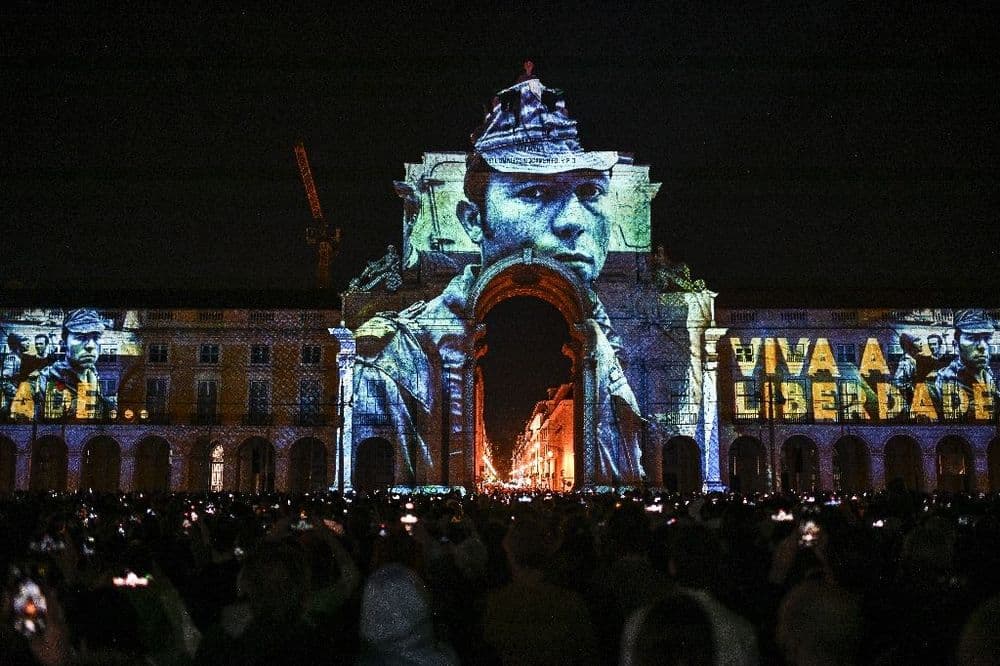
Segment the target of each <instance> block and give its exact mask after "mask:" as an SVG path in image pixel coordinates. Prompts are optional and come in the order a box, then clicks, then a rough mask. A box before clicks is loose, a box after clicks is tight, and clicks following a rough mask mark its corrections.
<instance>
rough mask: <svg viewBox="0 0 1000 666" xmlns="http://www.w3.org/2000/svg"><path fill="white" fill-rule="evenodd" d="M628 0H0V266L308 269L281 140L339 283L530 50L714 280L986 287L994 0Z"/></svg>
mask: <svg viewBox="0 0 1000 666" xmlns="http://www.w3.org/2000/svg"><path fill="white" fill-rule="evenodd" d="M628 4H630V5H633V6H632V7H631V8H629V9H621V10H615V11H608V10H605V9H597V8H596V7H595V8H590V9H587V8H583V9H581V8H580V7H579V6H578V5H575V4H567V5H565V6H562V7H559V8H558V9H557V8H546V7H544V6H542V7H539V6H535V5H533V6H532V9H531V10H530V11H522V12H517V13H515V12H513V11H511V10H510V9H509V8H508V9H506V10H505V12H504V13H500V12H499V11H494V10H493V9H492V8H490V7H489V6H487V5H484V4H481V3H479V4H476V5H474V6H471V7H467V6H466V5H465V4H460V3H433V4H424V3H413V4H406V5H400V9H399V10H398V11H397V12H391V11H389V10H387V9H380V10H375V9H371V8H369V7H365V8H362V9H347V8H345V9H342V10H340V9H338V10H331V13H327V14H305V13H295V14H289V13H279V12H277V11H270V12H267V11H261V10H259V9H248V10H247V11H245V12H240V11H233V12H231V13H225V14H222V13H213V14H207V13H204V12H203V11H201V7H202V5H199V4H197V3H184V4H176V5H174V9H173V11H172V12H171V13H169V14H166V13H165V14H159V15H154V14H150V13H145V12H141V13H131V14H126V15H117V14H116V15H113V16H111V15H102V14H99V13H95V12H93V11H85V10H81V9H73V10H66V9H55V5H49V4H44V5H43V4H24V5H19V6H18V7H17V8H15V9H8V10H6V12H5V14H4V16H3V17H2V18H0V28H2V31H3V34H2V37H3V39H2V41H0V49H2V55H3V60H2V61H0V89H2V90H3V98H2V100H0V118H2V119H3V132H2V133H0V219H2V220H3V226H2V227H0V228H2V229H3V230H4V231H5V233H4V241H3V244H2V246H0V270H3V271H4V275H3V276H2V278H3V280H2V282H6V283H8V285H9V284H11V283H12V282H18V283H22V284H24V285H26V286H29V287H38V288H42V289H52V288H63V289H66V288H69V289H72V288H74V287H78V286H88V287H95V286H96V287H99V286H103V285H109V286H116V287H121V288H126V289H172V290H185V289H205V288H216V289H218V288H222V289H242V288H251V289H254V290H275V291H277V290H296V289H306V288H308V286H309V285H310V283H311V275H312V259H311V254H310V250H309V249H308V248H307V247H306V245H305V243H304V242H303V232H304V227H305V226H306V225H307V223H308V222H309V209H308V206H307V202H306V199H305V196H304V194H303V190H302V185H301V182H300V180H299V176H298V172H297V169H296V166H295V160H294V156H293V153H292V145H293V144H294V142H295V140H296V139H297V138H302V139H303V140H304V141H305V143H306V146H307V148H308V150H309V152H310V158H311V161H312V167H313V172H314V174H315V176H316V180H317V185H318V188H319V192H320V196H321V200H322V203H323V206H324V209H325V211H326V212H327V215H328V217H329V218H331V219H332V220H333V221H334V222H335V223H338V224H339V225H340V226H342V227H343V228H344V232H345V234H346V237H345V242H344V245H343V249H342V253H341V255H340V257H339V258H338V260H337V263H336V264H335V271H334V278H335V281H336V285H337V286H339V287H343V286H344V285H345V284H346V282H347V280H348V279H349V278H350V277H351V276H353V275H355V274H356V273H357V272H358V271H359V270H360V268H361V267H362V266H363V265H364V262H365V261H366V260H368V259H370V258H373V257H375V256H376V255H379V254H380V253H381V251H382V249H383V248H384V246H385V245H386V244H387V243H389V242H398V237H399V234H400V216H401V215H400V204H399V200H398V199H397V198H396V196H395V195H394V194H393V191H392V180H393V179H395V178H399V177H400V176H401V175H402V164H403V162H405V161H416V160H418V159H419V158H420V155H421V153H422V152H423V151H425V150H439V149H447V150H464V149H466V148H467V145H468V144H467V137H468V133H469V131H470V130H471V129H472V128H473V127H474V126H475V125H476V124H477V123H478V121H479V120H480V114H481V109H482V107H483V105H484V104H485V103H486V102H487V101H488V100H489V99H490V97H491V96H492V93H493V92H494V91H495V90H497V89H499V88H502V87H505V86H506V85H509V84H510V83H511V82H512V81H513V79H514V78H515V76H516V75H517V73H518V71H519V69H520V63H521V61H522V60H523V59H524V58H526V57H530V58H532V59H533V60H534V61H535V62H536V63H537V68H536V72H537V73H539V75H540V76H541V78H542V80H543V81H544V82H546V83H548V84H549V85H553V86H558V87H562V88H564V89H566V91H567V94H568V99H569V103H570V108H571V111H572V113H573V114H574V116H575V117H576V118H578V119H579V120H580V121H581V132H582V136H583V140H584V145H585V146H586V147H588V148H592V149H598V148H603V149H617V150H622V151H630V152H634V153H635V155H636V158H637V161H639V162H641V163H646V164H650V165H652V174H653V178H654V180H658V181H662V182H663V187H662V189H661V191H660V194H659V196H658V197H657V199H656V200H655V201H654V204H653V215H654V229H655V231H654V239H655V242H658V243H663V244H664V245H666V247H667V249H668V251H669V252H670V254H671V255H672V256H675V257H677V258H680V259H683V260H685V261H687V262H688V263H689V264H690V265H691V267H692V270H693V272H694V273H695V275H697V276H700V277H703V278H704V279H705V280H706V281H707V283H708V285H709V287H710V288H713V289H715V290H716V291H720V292H723V297H725V295H726V293H729V292H733V293H735V292H736V291H737V290H746V289H751V290H761V291H768V290H776V289H782V290H792V291H797V292H800V293H805V294H807V293H808V292H809V291H810V290H818V291H813V293H820V292H821V293H828V292H832V291H848V292H851V293H855V294H857V295H859V296H860V299H859V300H861V301H862V302H872V300H873V298H874V297H872V296H869V294H872V293H873V292H878V291H881V290H884V289H903V290H907V291H911V292H912V293H914V294H918V295H919V294H920V293H921V291H922V290H935V292H940V293H943V294H944V296H945V297H946V298H950V299H952V300H951V301H948V302H947V303H945V304H951V303H955V304H959V302H966V301H970V300H975V299H978V298H981V297H986V298H988V299H989V302H988V303H983V304H988V305H996V304H997V302H998V300H997V298H996V296H995V294H996V293H997V292H1000V271H997V270H996V264H997V256H998V248H1000V226H998V224H997V214H996V211H997V210H998V197H997V157H998V140H997V124H998V123H997V120H998V111H997V100H998V94H997V93H998V85H997V83H998V69H997V64H998V63H997V60H996V57H995V56H994V55H993V49H992V47H993V46H994V44H993V41H994V37H995V36H996V25H997V21H996V19H997V12H996V10H995V9H994V8H993V7H992V5H990V4H987V3H983V5H982V6H981V7H978V8H969V9H956V8H954V7H947V6H944V5H926V6H925V5H922V4H918V5H917V7H916V8H907V9H899V8H897V10H898V11H896V10H893V11H890V10H889V9H883V8H881V4H882V3H865V4H866V6H865V7H861V8H858V7H854V6H851V7H847V6H845V5H846V4H847V3H839V2H806V3H795V4H790V5H788V6H785V7H776V6H772V5H770V4H769V7H768V8H767V9H759V8H757V9H754V8H738V7H737V8H734V7H731V6H728V4H729V3H726V4H722V3H720V4H716V3H703V2H691V3H677V4H670V5H668V6H667V7H666V8H663V7H660V6H659V5H638V4H633V3H628ZM751 4H752V3H751ZM869 4H870V5H872V6H867V5H869ZM78 6H79V5H77V7H78ZM501 6H502V5H501ZM508 6H510V5H508ZM2 282H0V283H2ZM810 299H811V297H809V296H806V297H804V298H800V302H801V303H802V304H803V305H809V304H810V303H811V300H810ZM918 300H919V299H918Z"/></svg>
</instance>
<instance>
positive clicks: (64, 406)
mask: <svg viewBox="0 0 1000 666" xmlns="http://www.w3.org/2000/svg"><path fill="white" fill-rule="evenodd" d="M103 332H104V321H103V320H102V319H101V317H100V315H98V313H97V312H96V311H95V310H87V309H77V310H70V311H69V312H68V313H66V317H65V318H64V319H63V325H62V340H63V343H64V344H65V346H66V357H65V358H64V359H62V360H59V361H56V362H55V363H53V364H52V365H50V366H48V367H47V368H45V369H43V370H42V371H41V372H40V373H39V375H38V384H37V387H36V390H37V393H36V396H35V402H36V404H40V405H42V406H43V409H44V416H45V417H47V418H57V417H60V416H63V415H69V416H75V417H77V418H97V417H100V416H103V415H104V413H105V411H106V409H107V407H108V404H107V401H106V400H105V399H104V398H103V397H102V396H101V393H100V383H99V382H98V377H97V359H98V357H99V356H100V355H101V334H102V333H103Z"/></svg>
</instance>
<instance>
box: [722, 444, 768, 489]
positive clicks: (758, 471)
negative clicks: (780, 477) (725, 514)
mask: <svg viewBox="0 0 1000 666" xmlns="http://www.w3.org/2000/svg"><path fill="white" fill-rule="evenodd" d="M729 487H730V488H731V489H732V490H733V492H737V493H763V492H767V490H768V488H767V456H766V455H765V454H764V445H763V444H761V442H760V440H759V439H757V438H755V437H750V436H749V435H743V436H741V437H737V438H736V441H734V442H733V443H732V445H731V446H730V447H729Z"/></svg>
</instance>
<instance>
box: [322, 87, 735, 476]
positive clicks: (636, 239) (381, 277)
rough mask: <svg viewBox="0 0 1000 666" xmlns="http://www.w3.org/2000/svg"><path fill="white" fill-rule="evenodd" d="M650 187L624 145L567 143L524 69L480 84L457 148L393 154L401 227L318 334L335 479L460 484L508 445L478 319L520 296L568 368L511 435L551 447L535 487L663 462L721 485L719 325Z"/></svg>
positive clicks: (494, 463) (571, 127)
mask: <svg viewBox="0 0 1000 666" xmlns="http://www.w3.org/2000/svg"><path fill="white" fill-rule="evenodd" d="M659 187H660V185H659V183H652V182H650V179H649V167H648V166H644V165H637V164H635V163H634V162H633V159H632V157H631V155H630V154H628V153H621V152H614V151H587V150H584V149H583V147H582V145H581V143H580V137H579V136H578V135H577V130H576V123H575V121H574V120H573V119H572V118H570V116H569V113H568V111H567V110H566V104H565V99H564V94H563V92H562V91H561V90H557V89H553V88H548V87H546V86H545V85H544V84H542V83H541V82H540V81H539V80H538V79H537V78H532V77H522V80H520V81H518V83H516V84H515V85H513V86H511V87H510V88H507V89H505V90H502V91H500V92H498V93H497V95H496V97H495V99H494V101H493V104H492V108H491V110H490V112H489V113H488V114H487V115H486V117H485V119H484V123H483V125H482V126H481V127H480V128H478V129H477V130H476V132H475V133H474V135H473V145H472V147H471V149H470V150H469V151H468V152H428V153H425V154H424V155H423V158H422V159H421V161H419V162H415V163H409V164H406V165H405V171H404V175H403V178H402V179H401V180H399V181H396V183H395V188H396V192H397V194H398V195H399V197H400V198H401V200H402V208H403V214H402V242H401V244H399V246H398V249H397V246H396V245H391V246H389V247H388V248H387V251H386V253H385V255H384V256H383V257H381V258H378V259H374V260H372V261H371V262H369V264H368V266H367V268H366V269H365V270H364V272H363V274H362V275H360V276H358V277H357V278H356V279H354V280H353V281H352V282H351V284H350V286H349V288H348V289H347V291H346V292H345V293H344V294H343V295H342V297H343V317H344V321H343V325H342V326H340V327H337V328H334V329H331V333H332V334H333V335H334V336H335V337H336V338H337V340H338V343H339V345H340V353H339V357H338V368H339V373H340V386H341V393H342V395H341V396H340V404H341V405H342V408H341V413H342V418H341V419H340V425H339V429H338V435H337V436H338V456H337V462H336V468H337V476H338V478H342V479H343V482H344V485H345V486H346V487H355V488H364V487H374V486H379V485H402V486H427V485H438V486H456V485H461V486H465V487H467V488H471V487H475V486H476V485H478V484H481V483H482V482H484V481H485V480H486V478H487V476H490V477H492V475H493V474H494V472H495V469H496V468H497V467H505V465H501V464H498V463H500V462H501V461H500V460H498V456H504V457H510V456H511V455H512V452H511V451H510V445H509V444H508V446H507V447H506V448H505V449H502V450H500V451H498V450H497V447H496V446H495V443H492V442H490V441H489V440H490V438H489V433H488V432H487V427H486V421H487V418H486V414H487V413H489V410H490V400H491V399H494V397H493V396H490V395H489V394H488V392H487V391H486V390H485V389H484V381H483V363H482V361H483V358H484V355H486V354H487V353H488V350H489V347H490V344H489V343H488V342H487V341H488V338H489V330H488V329H489V325H488V323H487V320H488V319H489V316H490V313H491V311H493V310H494V308H496V307H498V306H499V305H500V304H502V303H504V302H507V301H509V300H510V299H515V298H524V297H527V298H530V299H536V300H537V301H540V302H542V303H544V304H546V306H547V307H551V308H554V309H555V310H556V311H557V312H558V314H559V315H560V316H561V317H562V319H563V320H564V322H565V324H566V331H567V335H566V339H565V342H564V344H563V346H562V353H563V354H564V355H565V356H566V358H567V359H568V367H569V368H570V370H569V374H568V377H567V378H566V381H565V383H564V385H563V386H562V387H561V388H560V387H556V386H553V387H552V390H551V391H550V392H549V395H548V396H547V397H546V396H540V398H539V402H538V406H537V408H536V409H535V410H534V411H533V412H532V414H531V415H530V418H529V415H525V420H526V423H525V428H524V433H525V435H524V437H519V442H520V444H521V445H522V447H523V446H524V445H525V442H528V443H529V444H530V442H531V441H534V447H535V451H536V455H537V457H538V459H539V464H540V465H543V464H544V463H545V456H546V455H547V456H548V458H549V459H550V461H551V459H553V458H557V459H558V465H557V464H556V462H554V461H553V462H549V467H548V468H547V469H548V470H549V476H548V478H547V481H546V483H548V484H549V485H548V486H547V487H551V488H553V489H560V490H561V489H565V488H568V487H574V488H600V487H613V486H625V485H638V484H642V483H646V484H649V485H653V486H659V485H664V484H666V485H669V481H670V479H668V478H667V477H668V476H669V474H667V473H666V468H667V467H669V468H670V470H671V472H670V474H674V473H675V471H676V470H677V469H683V470H687V471H686V472H685V482H684V483H685V484H686V485H687V486H690V485H691V484H692V483H695V482H696V483H697V485H698V486H699V489H702V488H705V489H715V488H718V487H721V483H720V470H719V456H718V452H719V442H718V416H717V409H716V394H715V391H716V377H715V372H716V343H717V341H718V340H719V338H720V337H721V335H722V333H723V329H720V328H717V327H716V326H715V322H714V297H715V294H714V293H712V292H711V291H709V290H708V289H706V288H705V286H704V284H703V283H702V282H701V281H700V280H694V279H692V278H691V276H690V273H689V271H688V270H687V268H686V267H685V266H684V265H683V264H679V263H675V262H672V261H671V260H670V259H669V258H668V256H667V255H666V253H665V252H664V251H663V249H662V248H659V249H656V250H654V249H653V248H652V247H651V241H650V239H651V234H650V225H651V219H650V203H651V201H652V200H653V197H654V196H655V195H656V194H657V191H658V190H659ZM522 352H523V353H525V354H528V355H529V356H530V354H531V350H530V349H529V350H522ZM556 396H559V397H558V398H557V397H556ZM557 402H558V403H559V406H558V407H557V405H556V403H557ZM558 410H562V411H561V412H560V413H561V414H563V416H561V417H559V426H558V427H556V425H555V423H556V420H557V416H556V412H557V411H558ZM547 421H551V423H552V424H553V427H552V428H551V429H549V430H545V429H544V427H543V425H540V424H544V423H545V422H547ZM533 424H534V425H533ZM563 426H565V428H564V427H563ZM556 431H558V432H559V433H560V434H559V435H558V437H557V435H556ZM543 432H544V433H547V434H544V436H542V435H540V434H539V433H543ZM536 436H537V437H538V439H533V438H535V437H536ZM525 438H526V439H525ZM539 442H541V446H540V445H539ZM543 449H544V451H543ZM553 451H556V452H557V453H556V455H555V456H553ZM515 453H516V452H515ZM522 453H523V452H522ZM515 457H516V455H515ZM521 459H522V460H523V459H525V458H524V456H523V455H522V458H521ZM665 461H666V466H667V467H665ZM514 466H516V463H515V465H514ZM538 469H540V467H537V466H536V476H535V477H533V479H534V480H533V481H532V483H535V482H536V481H537V480H538V479H540V478H542V477H541V476H539V475H537V470H538ZM554 469H558V470H559V472H558V474H559V477H560V479H559V481H560V482H559V483H555V482H554V481H553V479H552V477H553V476H554V473H553V472H552V470H554ZM507 473H511V472H510V471H508V472H507ZM525 478H526V477H525ZM692 479H694V480H695V481H692ZM673 481H674V483H675V484H676V479H673ZM562 484H565V485H562ZM682 485H683V484H682ZM682 489H683V488H682Z"/></svg>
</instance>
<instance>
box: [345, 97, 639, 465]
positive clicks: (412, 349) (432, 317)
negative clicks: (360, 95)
mask: <svg viewBox="0 0 1000 666" xmlns="http://www.w3.org/2000/svg"><path fill="white" fill-rule="evenodd" d="M473 140H474V150H473V152H472V153H470V154H469V155H468V156H467V160H466V162H467V164H466V167H467V168H466V177H465V188H464V189H465V196H466V200H465V201H462V202H460V203H459V204H458V207H457V211H456V212H457V215H458V217H459V219H460V221H461V223H462V225H463V227H464V228H465V230H466V231H467V232H468V234H469V237H470V238H471V239H472V240H473V241H474V242H475V243H477V244H478V245H479V247H480V252H481V258H482V266H468V267H466V269H465V270H464V272H462V273H461V274H459V275H458V276H457V277H455V278H454V279H453V280H452V281H451V282H450V283H449V284H448V286H447V287H446V288H445V290H444V292H443V293H442V294H441V295H440V296H438V297H437V298H435V299H433V300H431V301H430V302H427V303H417V304H416V305H414V306H412V307H410V308H408V309H406V310H404V311H403V312H400V313H399V314H398V315H395V314H386V313H383V314H381V315H379V316H377V317H375V318H373V319H372V320H370V321H368V322H367V323H366V324H364V325H363V326H361V327H360V328H359V329H358V331H357V332H356V337H357V340H358V363H357V365H356V366H355V370H356V374H355V379H356V381H355V405H356V407H355V409H356V410H357V409H359V407H360V406H361V405H367V407H360V408H361V409H362V410H368V411H369V412H370V413H371V412H375V413H379V414H382V415H384V416H385V417H386V418H387V419H389V420H391V422H392V424H393V426H394V429H395V431H396V434H397V439H398V441H399V442H400V444H401V445H402V446H403V447H404V456H406V455H409V454H411V453H414V452H415V453H418V454H419V455H422V456H424V457H425V459H426V460H429V457H428V456H429V453H428V442H425V441H423V439H422V436H421V434H420V432H421V425H423V424H425V423H427V420H428V419H429V418H430V415H431V414H432V413H433V410H434V406H435V401H440V400H441V399H442V391H441V386H442V384H441V383H440V382H442V381H452V382H454V381H456V380H457V379H458V378H457V377H455V376H452V377H446V376H442V372H441V368H461V367H462V365H463V362H464V360H465V353H466V352H465V346H464V343H463V341H464V339H465V337H466V336H467V335H469V334H470V331H469V330H467V329H468V325H469V324H468V323H467V321H466V319H465V314H466V305H467V299H468V295H469V292H470V289H471V288H472V286H473V284H474V283H475V281H476V278H477V277H478V275H479V271H480V270H481V268H483V267H487V266H490V265H492V264H494V263H496V262H497V261H499V260H501V259H503V258H506V257H509V256H511V255H514V254H519V253H521V252H522V251H523V250H524V249H525V248H532V250H533V252H534V254H535V255H536V256H543V257H548V258H551V259H554V260H556V261H558V262H561V263H562V264H563V265H565V267H566V268H568V269H569V270H570V271H571V272H572V274H573V275H574V276H575V278H576V279H577V280H578V282H579V285H580V286H581V288H582V290H583V291H584V292H585V293H586V295H587V298H588V300H589V306H590V308H591V312H590V313H589V318H590V319H592V320H593V321H594V322H596V327H597V329H598V330H597V332H596V336H595V337H596V340H597V342H596V345H595V349H594V357H595V360H596V364H597V396H598V401H599V404H598V408H597V409H598V413H597V421H598V432H597V439H598V442H599V448H600V451H599V452H598V456H597V458H598V459H597V466H598V469H597V470H596V472H597V476H598V478H606V479H612V478H614V479H618V480H622V481H625V482H636V481H638V480H639V479H640V478H641V477H642V476H643V470H642V464H641V460H640V457H641V453H640V451H641V449H640V441H641V429H642V428H643V427H644V424H645V422H644V421H643V419H642V418H641V417H640V416H639V408H638V405H637V401H636V398H635V395H634V394H633V392H632V389H631V388H630V386H629V384H628V381H627V379H626V378H625V374H624V372H623V371H622V367H621V365H620V364H619V360H618V352H619V351H620V349H621V341H620V339H619V337H618V336H617V334H616V333H615V332H614V330H613V329H612V327H611V322H610V320H609V318H608V315H607V313H606V312H605V310H604V307H603V305H602V304H601V302H600V301H599V299H598V298H597V295H596V294H595V293H594V291H593V289H592V284H593V282H594V280H596V279H597V277H598V276H599V275H600V273H601V269H602V268H603V266H604V262H605V259H606V258H607V252H608V242H609V235H610V220H609V203H610V202H609V201H608V197H607V194H608V189H609V185H610V170H611V168H612V167H613V166H614V164H615V163H616V162H617V161H618V155H617V153H615V152H590V151H584V150H583V148H582V147H581V145H580V143H579V140H578V136H577V129H576V122H575V121H574V120H572V119H571V118H570V117H569V115H568V113H567V111H566V106H565V102H564V101H563V99H562V93H561V92H560V91H558V90H554V89H551V88H546V87H545V86H544V85H542V83H541V82H540V81H539V80H538V79H537V78H529V79H527V80H524V81H521V82H519V83H517V84H516V85H514V86H512V87H511V88H508V89H507V90H504V91H502V92H500V93H499V94H498V96H497V98H496V99H495V101H494V105H493V109H492V111H491V112H490V113H489V115H488V116H487V117H486V120H485V123H484V124H483V125H482V127H481V128H480V129H479V130H478V131H477V132H476V134H474V136H473ZM467 408H471V406H467ZM411 447H416V449H415V450H414V449H413V448H411ZM404 459H405V458H404Z"/></svg>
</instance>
